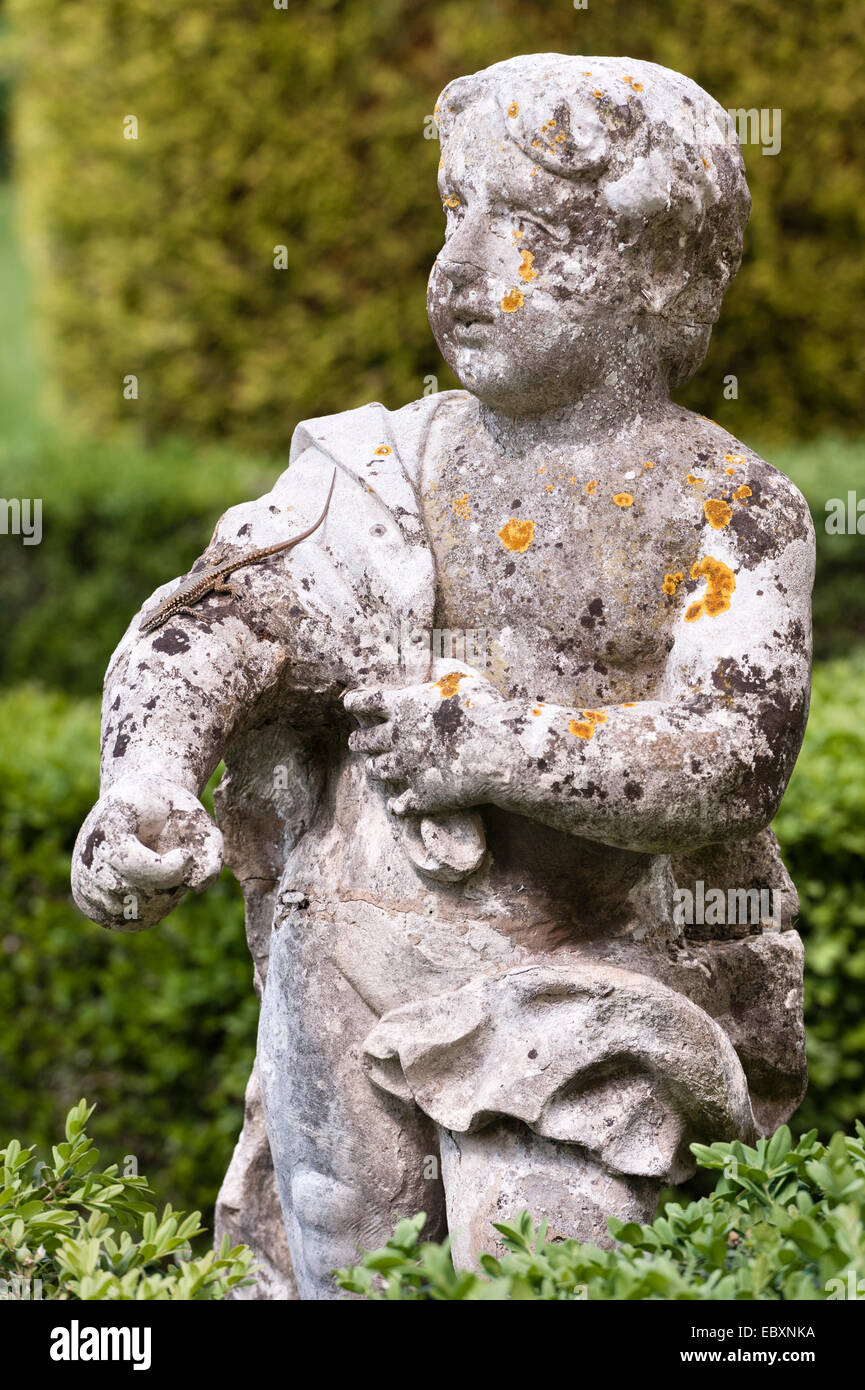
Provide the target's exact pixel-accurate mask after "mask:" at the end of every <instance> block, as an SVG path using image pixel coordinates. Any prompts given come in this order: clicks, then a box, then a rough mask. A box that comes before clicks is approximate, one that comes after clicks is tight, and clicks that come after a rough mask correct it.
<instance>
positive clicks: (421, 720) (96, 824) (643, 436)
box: [73, 54, 814, 1299]
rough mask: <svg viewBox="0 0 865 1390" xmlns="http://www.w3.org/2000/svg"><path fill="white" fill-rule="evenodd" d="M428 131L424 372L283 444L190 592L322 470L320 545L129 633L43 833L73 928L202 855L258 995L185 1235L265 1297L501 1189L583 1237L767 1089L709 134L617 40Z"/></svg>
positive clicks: (719, 161) (768, 838) (797, 588)
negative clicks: (58, 835)
mask: <svg viewBox="0 0 865 1390" xmlns="http://www.w3.org/2000/svg"><path fill="white" fill-rule="evenodd" d="M437 118H438V121H439V129H440V137H441V144H442V158H441V163H440V171H439V183H440V188H441V194H442V199H443V202H444V206H445V211H446V214H447V232H446V238H445V243H444V246H443V248H442V250H441V252H440V254H439V256H438V258H437V260H436V263H435V265H434V267H433V271H432V275H431V277H430V282H429V317H430V322H431V324H432V328H433V332H434V334H435V338H436V341H437V343H438V345H439V347H440V349H441V352H442V355H443V356H444V358H445V360H446V362H447V363H448V364H449V366H450V367H451V368H452V369H453V371H454V372H455V374H456V376H457V377H458V379H459V381H460V382H461V383H462V385H463V387H464V388H465V389H464V390H461V391H445V392H441V393H439V394H434V395H431V396H428V397H426V398H424V399H421V400H418V401H415V402H413V403H412V404H411V405H407V406H405V407H404V408H403V409H401V410H397V411H394V412H391V411H388V410H386V409H384V408H383V407H382V406H380V405H367V406H363V407H361V408H360V409H355V410H349V411H346V412H345V413H343V414H339V415H335V416H329V417H327V418H323V419H318V420H310V421H307V422H306V423H304V424H302V425H300V426H299V427H298V429H297V430H296V432H295V435H294V439H293V443H292V449H291V464H290V467H289V469H288V471H287V472H286V473H284V474H283V476H282V477H281V478H280V479H279V480H278V482H277V483H276V484H275V486H274V488H273V491H272V492H271V493H269V494H268V495H267V496H265V497H262V498H261V499H260V500H258V501H256V502H250V503H248V504H244V505H242V506H238V507H233V508H231V510H229V511H228V512H226V514H225V515H224V516H223V518H222V519H221V521H220V522H219V525H218V526H217V530H216V534H215V536H214V539H213V542H212V545H211V547H210V548H209V549H208V551H207V552H205V555H204V556H203V557H202V560H201V561H199V562H198V568H200V567H202V566H205V565H206V564H208V563H210V562H211V561H212V560H213V558H214V556H215V554H216V553H217V552H220V553H221V554H222V555H229V556H231V557H240V556H242V555H243V554H244V552H245V551H247V550H249V551H252V550H253V549H255V548H258V547H263V546H270V545H275V544H276V543H277V542H279V541H281V540H284V539H286V538H287V537H288V536H289V535H291V534H292V533H294V532H300V531H301V530H302V529H305V528H307V527H309V526H310V525H311V524H312V522H313V521H314V519H315V518H316V517H317V516H318V515H319V514H320V512H321V510H322V506H323V503H324V500H325V497H326V494H327V490H328V486H329V484H330V481H331V478H332V476H333V472H334V469H336V486H335V488H334V491H333V497H332V501H331V505H330V509H329V512H328V514H327V517H326V520H325V521H324V523H323V524H322V525H321V526H320V527H319V529H318V530H317V531H316V532H315V533H314V534H313V535H311V536H310V537H309V538H307V539H305V540H304V541H303V543H302V544H298V545H297V546H296V547H295V548H293V549H290V550H286V551H284V552H282V553H280V554H277V555H275V556H273V557H271V558H269V559H266V560H264V561H262V562H258V563H251V564H249V565H248V567H246V568H239V569H237V570H236V572H235V574H234V589H233V591H231V592H228V593H226V592H216V593H214V594H212V595H211V596H208V597H205V598H202V599H201V600H200V601H197V602H195V603H194V604H193V605H192V606H190V607H188V608H187V609H186V610H185V611H184V612H182V613H181V614H179V615H178V616H176V617H173V618H171V619H170V620H169V621H168V622H166V623H164V624H163V625H162V626H160V627H158V628H156V629H155V630H153V631H150V632H147V633H144V632H142V631H141V622H142V615H139V617H138V618H136V619H134V620H133V622H132V624H131V626H130V628H129V630H128V631H127V633H126V635H125V637H124V638H123V640H122V642H121V644H120V646H119V648H118V650H117V652H116V654H115V656H114V658H113V660H112V662H111V666H110V668H109V671H108V675H107V678H106V684H105V705H104V711H105V713H104V731H103V762H102V779H103V780H102V785H103V794H102V797H101V799H100V801H99V803H98V804H97V806H96V807H95V808H94V810H93V812H92V813H91V815H90V816H89V818H88V820H87V822H86V824H85V825H84V827H83V829H82V831H81V835H80V837H79V841H78V845H77V847H76V854H75V863H74V871H73V885H74V893H75V898H76V901H77V903H78V904H79V906H80V907H81V908H82V910H83V911H84V912H85V913H87V914H88V915H89V916H90V917H92V918H93V919H94V920H95V921H97V922H100V923H102V924H103V925H104V926H107V927H111V928H115V929H119V930H135V929H139V928H143V927H147V926H150V925H152V924H153V923H155V922H157V921H158V920H159V919H160V918H162V917H163V916H165V914H166V913H168V912H170V911H171V910H172V908H173V907H174V906H175V905H176V904H177V903H178V901H179V900H180V898H181V897H182V896H183V894H184V893H185V892H186V891H187V890H188V889H190V888H191V889H194V890H201V889H202V888H204V887H205V886H206V885H207V884H208V883H210V882H211V881H212V880H213V878H214V877H215V875H216V874H217V873H218V872H219V869H220V866H221V864H222V862H223V859H224V861H225V862H226V863H227V864H228V865H230V867H231V868H232V870H233V872H234V873H235V874H236V876H237V877H238V879H239V880H240V882H241V884H242V885H243V889H244V893H245V898H246V906H247V920H248V934H249V942H250V946H251V949H252V953H253V956H254V958H255V964H256V979H257V985H258V987H259V988H260V990H261V991H262V1013H261V1026H260V1033H259V1046H258V1058H257V1065H256V1070H255V1072H254V1074H253V1077H252V1079H251V1081H250V1088H249V1093H248V1109H247V1124H246V1126H245V1129H244V1133H243V1135H242V1136H241V1140H240V1143H239V1146H238V1149H237V1152H236V1154H235V1159H234V1161H233V1163H232V1167H231V1169H230V1171H229V1174H228V1176H227V1178H226V1183H225V1186H224V1188H223V1192H222V1195H221V1199H220V1209H219V1221H220V1224H221V1226H222V1228H223V1229H227V1230H230V1231H231V1232H232V1234H233V1235H235V1236H238V1237H244V1238H246V1239H247V1240H249V1241H250V1242H251V1243H252V1244H253V1245H254V1246H255V1247H256V1249H257V1250H258V1252H259V1255H260V1258H261V1260H262V1272H261V1276H260V1279H261V1282H260V1286H259V1289H258V1295H259V1296H263V1297H292V1296H296V1295H295V1294H294V1293H293V1291H292V1288H291V1284H290V1280H291V1266H293V1269H294V1274H295V1277H296V1280H297V1288H298V1291H299V1295H300V1297H302V1298H307V1299H327V1298H333V1297H336V1296H338V1291H337V1290H336V1288H335V1287H334V1284H333V1282H332V1278H331V1271H332V1270H333V1269H334V1268H335V1267H337V1266H340V1265H344V1264H346V1263H348V1262H350V1261H351V1260H352V1259H353V1257H354V1256H355V1254H356V1252H357V1251H358V1249H359V1248H361V1247H369V1246H375V1245H377V1244H380V1243H381V1242H383V1241H384V1240H385V1239H386V1237H387V1236H388V1235H389V1233H390V1232H391V1230H392V1228H393V1226H394V1224H395V1222H396V1221H397V1219H398V1218H399V1217H401V1216H403V1215H406V1214H410V1213H413V1212H415V1211H418V1210H424V1211H426V1212H427V1213H428V1216H429V1222H428V1226H427V1232H426V1233H427V1235H428V1236H429V1238H435V1237H440V1236H442V1235H443V1234H444V1233H445V1231H449V1232H450V1235H451V1237H452V1243H453V1252H454V1257H455V1260H456V1262H457V1264H463V1265H466V1264H470V1263H472V1262H473V1261H474V1260H475V1258H476V1256H477V1254H478V1252H479V1251H481V1250H483V1249H492V1248H494V1247H495V1232H494V1231H493V1230H492V1228H491V1225H490V1223H491V1222H492V1221H493V1220H497V1219H498V1220H500V1219H506V1218H508V1217H510V1216H512V1215H514V1214H515V1213H516V1212H517V1211H518V1210H520V1209H521V1208H523V1207H527V1208H529V1209H530V1210H531V1212H532V1213H533V1214H534V1215H535V1216H536V1217H537V1218H541V1217H545V1218H547V1220H548V1221H549V1223H550V1229H551V1231H552V1232H553V1233H555V1234H559V1235H562V1236H577V1237H580V1238H582V1239H591V1240H597V1241H601V1242H603V1241H605V1240H607V1239H608V1236H607V1233H606V1225H605V1218H606V1217H607V1216H608V1215H610V1214H615V1215H618V1216H620V1217H622V1218H625V1219H634V1220H646V1219H650V1217H651V1214H652V1211H653V1205H654V1203H655V1201H656V1198H657V1194H658V1191H659V1189H660V1187H661V1185H662V1184H668V1183H677V1182H680V1181H681V1180H683V1179H685V1178H687V1177H688V1176H689V1175H690V1174H691V1173H692V1171H693V1168H694V1165H693V1162H692V1159H691V1155H690V1153H689V1149H688V1145H689V1144H690V1143H691V1142H693V1141H697V1140H698V1141H702V1142H707V1143H710V1142H712V1141H713V1140H724V1139H731V1138H734V1137H739V1138H741V1139H742V1140H744V1141H746V1142H747V1141H751V1140H753V1139H754V1137H755V1135H756V1134H758V1133H761V1132H770V1131H771V1130H773V1129H774V1128H775V1127H776V1126H777V1125H778V1124H779V1123H781V1122H782V1121H783V1120H784V1119H786V1118H787V1117H788V1116H789V1115H790V1114H791V1113H792V1111H793V1110H794V1109H795V1107H796V1105H797V1104H798V1102H799V1100H800V1098H801V1096H802V1092H803V1089H804V1084H805V1067H804V1048H803V1027H802V987H801V986H802V947H801V942H800V939H799V936H798V935H797V933H796V932H795V931H794V930H792V929H791V921H792V917H793V915H794V913H795V911H796V907H797V904H796V896H795V890H794V888H793V886H792V884H791V882H790V880H789V878H788V876H787V875H786V873H785V870H784V868H783V865H782V863H781V858H780V855H779V852H778V846H777V842H776V840H775V838H774V836H773V834H772V832H771V830H770V829H769V828H768V827H769V823H770V821H771V819H772V817H773V815H774V814H775V811H776V809H777V807H778V804H779V802H780V799H781V796H782V794H783V792H784V789H785V786H786V784H787V782H788V779H789V777H790V773H791V771H792V768H793V764H794V762H795V760H796V756H797V754H798V750H799V747H800V743H801V740H802V735H803V731H804V728H805V722H806V718H807V711H808V698H809V675H810V593H811V585H812V578H813V558H814V546H813V532H812V527H811V522H810V518H809V514H808V511H807V508H806V506H805V503H804V501H803V500H802V497H801V496H800V494H799V493H798V492H797V490H796V488H795V487H793V485H792V484H791V483H790V482H789V481H788V479H787V478H786V477H785V476H784V475H783V474H781V473H779V472H777V471H776V469H774V468H772V467H771V466H770V465H769V464H767V463H765V462H764V461H763V460H761V459H760V458H758V457H757V456H755V454H754V453H753V452H752V451H751V450H749V449H748V448H747V447H746V446H745V445H744V444H742V443H741V442H740V441H739V440H736V439H734V438H732V437H731V436H730V435H729V434H727V433H726V432H725V431H724V430H723V429H721V428H720V426H718V425H717V424H714V423H713V422H712V421H710V420H707V419H704V418H703V417H700V416H695V415H693V414H692V413H690V412H689V411H687V410H684V409H682V408H681V407H679V406H676V405H673V404H672V403H671V401H670V394H669V393H670V390H671V389H672V388H674V387H676V386H678V385H680V384H681V383H682V382H684V381H686V380H687V379H688V377H690V376H691V375H692V373H693V372H694V371H695V370H696V369H697V367H698V366H699V364H700V363H701V361H702V359H703V357H704V355H705V352H706V349H707V345H708V342H709V336H710V333H711V326H712V323H713V322H714V320H715V319H716V317H717V315H718V311H719V306H720V303H721V299H722V296H723V294H724V291H725V290H726V288H727V286H728V284H729V283H730V281H731V279H732V277H733V275H734V274H735V272H736V270H737V268H738V265H739V260H740V255H741V245H742V235H743V229H744V225H745V222H746V219H747V215H748V210H749V205H750V199H749V195H748V190H747V186H746V183H745V176H744V168H743V163H742V158H741V155H740V153H739V150H738V148H737V146H736V142H735V137H734V135H733V134H731V132H730V131H729V128H728V122H727V118H726V116H725V113H724V112H723V110H722V109H721V107H720V106H718V105H717V103H716V102H715V101H713V100H712V99H711V98H710V97H708V96H707V95H706V93H705V92H703V91H701V89H700V88H699V87H697V86H696V85H695V84H694V83H693V82H691V81H689V80H688V79H687V78H685V77H682V76H679V75H678V74H676V73H673V72H670V71H668V70H666V69H664V68H662V67H658V66H656V65H654V64H652V63H645V62H640V61H635V60H631V59H623V58H578V57H564V56H561V55H558V54H538V55H533V56H527V57H520V58H514V59H512V60H510V61H508V62H504V63H498V64H496V65H495V66H493V67H491V68H488V69H486V70H485V71H483V72H480V73H477V74H475V75H474V76H471V77H463V78H459V79H458V80H456V81H454V82H452V83H451V84H450V85H449V86H448V87H447V88H446V89H445V91H444V93H443V95H442V97H441V99H440V102H439V104H438V107H437ZM176 583H177V581H174V582H173V584H172V585H166V586H165V587H164V588H163V589H161V590H160V591H159V592H158V594H157V595H156V596H155V599H156V600H163V599H164V598H165V596H166V595H168V594H169V593H171V592H172V588H173V587H174V585H176ZM149 612H152V601H151V603H149V604H148V605H145V609H144V610H143V621H144V622H146V621H147V615H148V613H149ZM454 642H456V643H457V646H456V647H454V646H453V643H454ZM220 759H224V761H225V765H226V774H225V776H224V778H223V781H222V784H221V786H220V788H219V792H218V797H217V800H218V812H217V819H218V822H219V827H220V828H219V829H217V828H216V826H214V825H213V824H212V822H211V821H210V819H209V817H208V816H207V814H206V813H205V811H204V810H203V808H202V806H201V804H200V802H199V799H198V798H199V795H200V793H201V790H202V788H203V787H204V785H205V783H206V781H207V779H208V778H209V776H210V775H211V774H212V772H213V770H214V768H215V767H216V766H217V765H218V763H219V761H220ZM688 902H690V903H692V904H694V903H696V904H697V909H696V910H695V911H689V910H688V909H687V907H686V906H683V905H684V904H687V903H688ZM710 902H711V908H709V907H708V906H706V905H708V904H710ZM130 903H131V904H132V909H131V910H130ZM755 903H758V904H759V908H758V909H757V910H752V911H750V913H749V912H748V911H747V910H745V911H744V912H741V911H736V910H735V908H736V907H737V905H738V906H739V907H742V906H743V904H747V905H749V906H750V907H751V908H752V909H753V908H754V904H755ZM704 908H705V910H704ZM214 1007H216V1008H218V1007H219V1001H218V1000H214ZM262 1117H263V1118H262ZM264 1124H266V1129H267V1136H268V1139H269V1152H268V1144H267V1140H265V1138H264ZM271 1154H272V1164H273V1171H271V1159H270V1155H271ZM274 1174H275V1180H276V1187H277V1188H278V1192H279V1200H280V1203H281V1208H282V1213H283V1216H284V1221H285V1231H286V1233H287V1246H286V1244H285V1241H284V1238H283V1235H282V1232H281V1230H280V1229H279V1228H278V1226H277V1224H276V1218H275V1215H274V1212H275V1201H274V1186H273V1175H274ZM289 1249H290V1256H291V1258H290V1261H289V1258H288V1250H289Z"/></svg>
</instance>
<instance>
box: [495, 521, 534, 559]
mask: <svg viewBox="0 0 865 1390" xmlns="http://www.w3.org/2000/svg"><path fill="white" fill-rule="evenodd" d="M498 537H499V540H500V541H501V543H502V545H503V546H504V548H505V550H515V551H516V552H517V553H518V554H520V555H522V554H523V552H524V551H526V550H528V548H529V546H530V545H531V543H532V541H533V540H534V538H535V523H534V522H533V521H517V519H516V517H515V516H512V517H511V519H510V521H506V522H505V524H504V526H503V527H502V529H501V531H499V532H498Z"/></svg>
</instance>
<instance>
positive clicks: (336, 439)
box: [289, 391, 471, 475]
mask: <svg viewBox="0 0 865 1390" xmlns="http://www.w3.org/2000/svg"><path fill="white" fill-rule="evenodd" d="M470 399H471V398H470V397H469V396H468V394H467V392H465V391H437V392H435V393H433V394H432V395H429V396H421V397H420V398H419V399H418V400H416V401H410V402H409V404H408V405H404V406H401V407H400V409H399V410H388V409H387V408H386V407H385V406H383V405H381V404H380V402H378V401H371V402H369V404H367V405H361V406H357V407H355V408H354V409H353V410H341V411H339V412H338V413H337V414H335V415H322V416H319V417H318V418H317V419H312V420H302V421H301V423H300V424H299V425H298V426H297V429H296V430H295V431H294V435H293V436H292V441H291V452H290V454H289V464H292V463H294V462H295V461H297V460H298V459H300V457H301V456H302V455H303V456H306V455H308V454H310V453H313V454H315V453H318V454H320V455H322V456H323V457H325V458H330V459H333V460H335V461H336V462H338V463H340V464H342V465H343V466H344V467H349V468H351V469H352V471H356V470H357V467H358V465H359V464H362V465H364V466H366V465H367V463H368V460H369V459H370V458H373V459H379V460H386V459H392V461H393V462H398V463H400V464H401V465H402V467H403V468H404V469H405V470H406V471H407V472H408V473H409V474H410V475H411V474H414V473H415V469H416V465H417V463H418V462H419V460H420V458H421V457H422V455H423V451H424V448H425V446H426V443H427V440H428V438H429V435H430V431H431V430H432V429H433V428H434V427H435V425H436V424H437V423H442V422H443V421H444V420H445V419H447V420H449V421H452V420H454V418H455V417H456V416H457V415H458V414H459V413H460V412H465V411H466V408H467V406H468V403H469V402H470Z"/></svg>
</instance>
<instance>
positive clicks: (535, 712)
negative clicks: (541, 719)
mask: <svg viewBox="0 0 865 1390" xmlns="http://www.w3.org/2000/svg"><path fill="white" fill-rule="evenodd" d="M543 708H544V707H543V705H536V706H535V708H534V709H533V710H532V714H533V715H534V716H535V718H537V717H538V715H539V714H540V713H541V712H542V711H543Z"/></svg>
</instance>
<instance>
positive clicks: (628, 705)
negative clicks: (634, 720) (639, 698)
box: [619, 700, 637, 709]
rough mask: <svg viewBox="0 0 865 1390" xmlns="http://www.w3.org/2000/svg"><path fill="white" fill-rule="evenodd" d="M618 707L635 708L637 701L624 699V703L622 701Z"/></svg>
mask: <svg viewBox="0 0 865 1390" xmlns="http://www.w3.org/2000/svg"><path fill="white" fill-rule="evenodd" d="M619 708H620V709H636V708H637V702H636V700H626V701H625V703H624V704H623V705H620V706H619Z"/></svg>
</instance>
